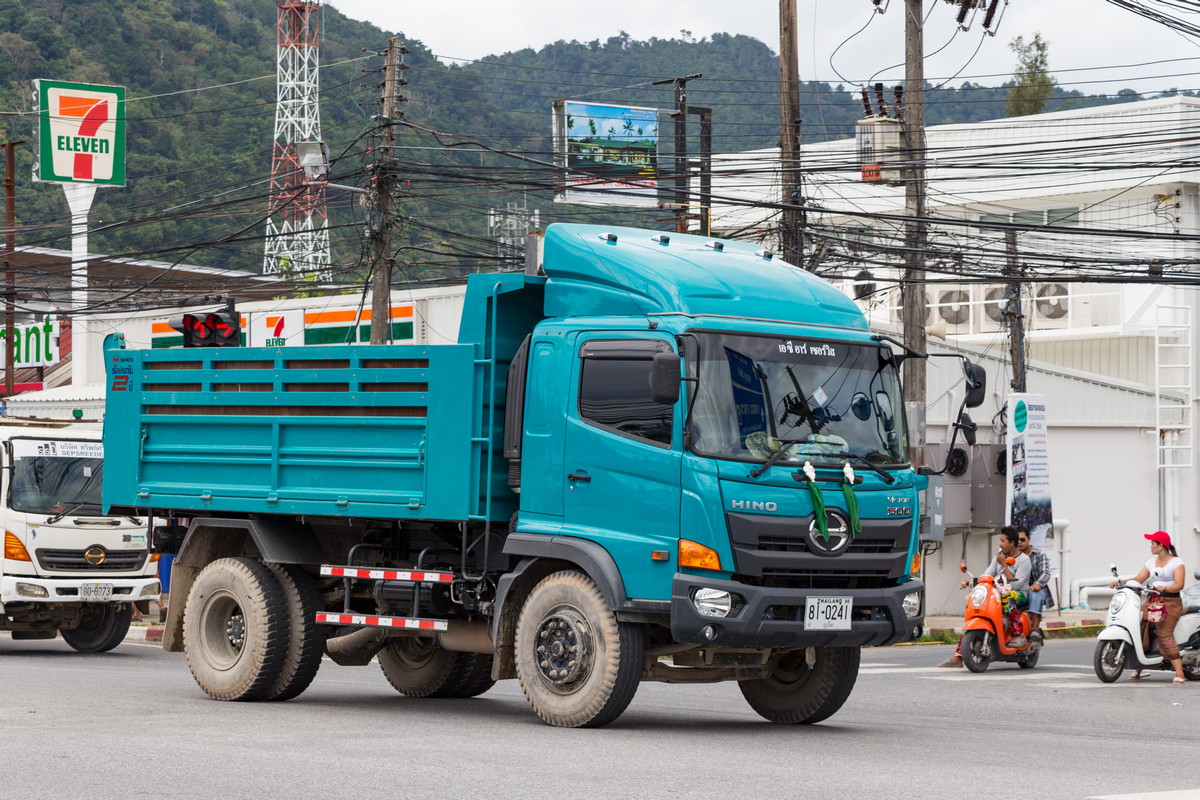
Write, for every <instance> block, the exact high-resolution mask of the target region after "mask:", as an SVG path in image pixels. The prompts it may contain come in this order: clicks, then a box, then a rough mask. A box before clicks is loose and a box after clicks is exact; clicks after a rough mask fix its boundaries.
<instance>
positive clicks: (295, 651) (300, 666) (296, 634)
mask: <svg viewBox="0 0 1200 800" xmlns="http://www.w3.org/2000/svg"><path fill="white" fill-rule="evenodd" d="M267 568H268V569H270V570H271V572H272V573H274V575H275V579H276V580H277V581H279V586H280V588H281V589H282V590H283V598H284V602H285V604H286V606H287V616H288V628H289V631H288V649H287V656H286V657H285V658H284V661H283V667H282V668H281V671H280V674H279V677H278V679H276V681H275V682H274V683H273V684H271V687H270V688H269V689H267V692H266V694H265V695H264V696H263V697H264V699H266V700H279V701H283V700H291V699H292V698H293V697H297V696H299V695H300V694H301V693H302V692H303V691H304V690H305V689H307V688H308V687H309V685H311V684H312V682H313V679H314V678H316V677H317V670H319V669H320V668H321V657H322V655H324V653H325V626H323V625H319V624H317V619H316V615H317V612H318V611H320V610H321V595H320V594H319V593H318V592H317V587H316V585H315V584H314V583H313V580H312V577H311V576H310V575H309V574H308V573H307V572H305V571H304V570H302V569H300V568H299V567H296V566H292V565H289V564H267Z"/></svg>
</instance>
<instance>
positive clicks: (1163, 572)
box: [1146, 556, 1183, 589]
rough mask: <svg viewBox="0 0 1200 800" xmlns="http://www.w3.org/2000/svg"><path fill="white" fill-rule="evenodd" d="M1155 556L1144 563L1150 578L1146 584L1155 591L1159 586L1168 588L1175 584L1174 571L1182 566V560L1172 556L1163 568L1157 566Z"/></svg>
mask: <svg viewBox="0 0 1200 800" xmlns="http://www.w3.org/2000/svg"><path fill="white" fill-rule="evenodd" d="M1157 560H1158V557H1157V556H1151V557H1150V560H1149V561H1147V562H1146V569H1148V570H1149V571H1150V577H1149V578H1148V579H1147V582H1148V583H1149V584H1150V588H1152V589H1157V588H1158V587H1160V586H1170V585H1171V584H1173V583H1174V582H1175V570H1176V569H1177V568H1179V567H1182V566H1183V559H1182V558H1180V557H1179V556H1174V557H1172V558H1171V560H1170V561H1168V562H1167V563H1166V564H1164V565H1163V566H1161V567H1160V566H1158V564H1157V563H1156V562H1157Z"/></svg>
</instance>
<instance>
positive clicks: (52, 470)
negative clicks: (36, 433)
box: [8, 439, 104, 514]
mask: <svg viewBox="0 0 1200 800" xmlns="http://www.w3.org/2000/svg"><path fill="white" fill-rule="evenodd" d="M10 454H11V458H12V474H11V476H10V478H9V490H8V505H9V507H10V508H12V509H15V510H17V511H24V512H27V513H31V514H63V513H68V514H70V513H75V512H77V511H83V512H93V513H94V512H99V511H100V509H101V504H100V485H101V478H102V477H103V474H104V446H103V445H102V444H101V443H100V442H94V441H84V440H65V439H13V440H11V449H10Z"/></svg>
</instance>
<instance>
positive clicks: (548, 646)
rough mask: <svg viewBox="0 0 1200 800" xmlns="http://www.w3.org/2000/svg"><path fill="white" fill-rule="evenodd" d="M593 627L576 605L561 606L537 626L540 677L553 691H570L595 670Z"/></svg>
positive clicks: (565, 692)
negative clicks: (593, 664) (593, 660)
mask: <svg viewBox="0 0 1200 800" xmlns="http://www.w3.org/2000/svg"><path fill="white" fill-rule="evenodd" d="M593 638H594V637H593V634H592V628H591V626H590V625H589V624H588V621H587V617H585V616H584V615H583V613H582V612H580V611H579V609H577V608H574V607H572V606H558V607H556V608H554V609H553V610H551V611H550V612H549V613H548V614H546V615H545V616H544V617H542V621H541V623H540V624H539V625H538V630H537V660H538V677H539V678H540V679H541V680H542V682H543V683H545V684H546V686H548V687H549V688H550V689H551V690H552V691H555V692H558V693H559V694H570V693H571V692H573V691H575V689H576V688H577V687H578V686H579V684H580V683H582V682H583V681H585V680H587V677H588V675H589V674H591V666H592V653H593V645H592V641H593Z"/></svg>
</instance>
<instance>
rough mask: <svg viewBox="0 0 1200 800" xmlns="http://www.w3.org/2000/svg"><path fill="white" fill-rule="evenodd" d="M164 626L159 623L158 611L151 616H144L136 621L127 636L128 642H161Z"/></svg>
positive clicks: (151, 613) (155, 610) (150, 614)
mask: <svg viewBox="0 0 1200 800" xmlns="http://www.w3.org/2000/svg"><path fill="white" fill-rule="evenodd" d="M163 629H164V626H163V624H162V623H161V622H159V621H158V609H154V610H153V611H151V612H150V613H149V614H143V615H142V619H140V620H134V621H133V624H131V625H130V626H129V632H128V633H126V634H125V641H127V642H161V641H162V639H163Z"/></svg>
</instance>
